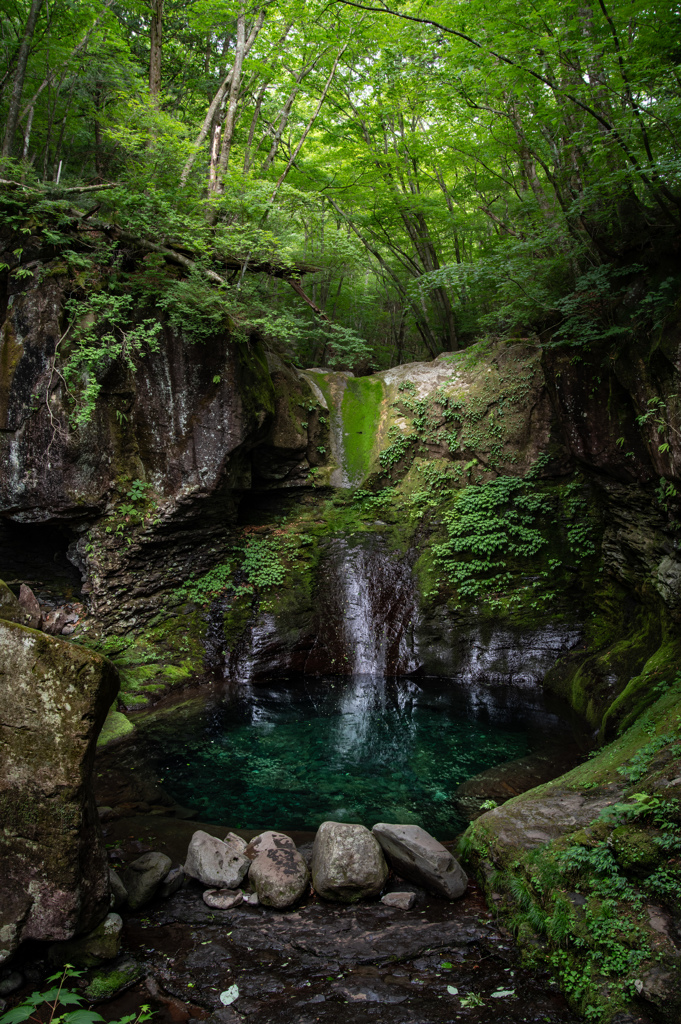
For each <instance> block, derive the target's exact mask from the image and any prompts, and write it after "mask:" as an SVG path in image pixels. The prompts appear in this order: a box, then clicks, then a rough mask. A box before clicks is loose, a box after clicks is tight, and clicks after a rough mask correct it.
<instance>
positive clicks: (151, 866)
mask: <svg viewBox="0 0 681 1024" xmlns="http://www.w3.org/2000/svg"><path fill="white" fill-rule="evenodd" d="M171 864H172V861H171V859H170V857H166V855H165V853H153V852H152V853H143V854H142V856H141V857H138V858H137V860H134V861H133V862H132V864H129V865H128V868H127V870H126V872H125V875H124V876H123V884H124V885H125V888H126V889H127V890H128V903H129V904H130V906H131V908H132V909H133V910H137V908H138V907H142V906H144V904H145V903H148V902H149V900H151V899H153V897H154V896H155V894H156V890H157V889H158V887H159V886H160V884H161V882H162V881H163V879H164V878H165V876H166V875H167V874H168V872H169V871H170V865H171Z"/></svg>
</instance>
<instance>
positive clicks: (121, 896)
mask: <svg viewBox="0 0 681 1024" xmlns="http://www.w3.org/2000/svg"><path fill="white" fill-rule="evenodd" d="M109 888H110V889H111V900H112V902H111V906H112V907H113V909H114V910H118V908H119V907H123V906H125V904H126V903H127V902H128V890H127V889H126V888H125V886H124V885H123V881H122V879H121V877H120V875H119V874H118V872H117V871H114V869H113V868H109Z"/></svg>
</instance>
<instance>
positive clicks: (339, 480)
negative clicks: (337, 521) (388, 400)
mask: <svg viewBox="0 0 681 1024" xmlns="http://www.w3.org/2000/svg"><path fill="white" fill-rule="evenodd" d="M301 376H302V377H304V378H305V380H306V381H307V382H308V384H309V385H310V387H312V389H313V391H314V393H315V395H316V396H317V399H318V400H319V396H320V395H321V396H322V403H323V406H324V407H325V408H328V410H329V443H330V445H331V456H332V458H333V461H334V463H335V468H334V469H333V470H332V472H331V476H330V477H329V483H330V485H331V486H332V487H340V488H342V489H343V490H347V489H348V488H350V487H352V482H351V480H350V477H349V475H348V467H347V459H346V456H345V434H344V427H343V413H342V407H343V395H344V394H345V388H346V385H347V382H348V379H349V378H350V377H352V376H354V374H352V373H350V372H349V371H345V370H342V371H341V370H338V371H329V370H319V369H312V370H305V371H304V372H301ZM322 382H323V383H324V385H325V387H326V390H327V393H326V395H324V394H323V393H322V390H321V387H320V384H321V383H322Z"/></svg>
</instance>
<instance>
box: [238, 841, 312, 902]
mask: <svg viewBox="0 0 681 1024" xmlns="http://www.w3.org/2000/svg"><path fill="white" fill-rule="evenodd" d="M246 856H247V857H249V858H250V859H251V860H252V861H253V863H252V864H251V869H250V871H249V873H248V878H249V881H250V882H251V884H252V885H253V887H254V888H255V891H256V892H257V894H258V899H259V901H260V902H261V903H263V904H264V905H265V906H267V907H277V909H279V910H282V909H283V908H284V907H290V906H292V905H293V904H294V903H296V902H297V901H298V900H299V899H300V897H301V896H302V895H303V893H304V892H305V891H306V890H307V887H308V884H309V881H310V873H309V871H308V870H307V864H306V863H305V861H304V860H303V858H302V857H301V855H300V854H299V853H298V851H297V849H296V845H295V843H294V842H293V840H292V839H289V837H288V836H285V835H282V833H281V832H263V833H262V834H261V835H259V836H256V837H255V839H252V840H251V842H250V843H249V844H248V846H247V847H246Z"/></svg>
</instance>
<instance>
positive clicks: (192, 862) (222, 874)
mask: <svg viewBox="0 0 681 1024" xmlns="http://www.w3.org/2000/svg"><path fill="white" fill-rule="evenodd" d="M245 850H246V843H245V842H244V840H243V839H240V838H239V836H236V835H234V833H232V832H230V833H229V835H228V836H227V837H226V839H225V841H224V843H223V842H222V841H221V840H220V839H215V837H214V836H209V835H208V833H207V832H202V831H201V830H199V831H198V832H195V833H194V835H193V836H192V839H191V842H190V844H189V849H188V850H187V859H186V861H185V865H184V870H185V874H187V875H189V876H190V878H196V879H197V881H199V882H203V884H204V885H209V886H211V887H212V888H217V889H236V887H237V886H238V885H241V883H242V882H243V880H244V878H245V877H246V875H247V874H248V869H249V868H250V866H251V862H250V860H249V859H248V857H247V856H246V855H245V852H244V851H245ZM168 867H170V864H169V865H168Z"/></svg>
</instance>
